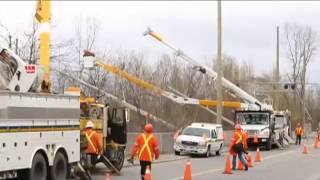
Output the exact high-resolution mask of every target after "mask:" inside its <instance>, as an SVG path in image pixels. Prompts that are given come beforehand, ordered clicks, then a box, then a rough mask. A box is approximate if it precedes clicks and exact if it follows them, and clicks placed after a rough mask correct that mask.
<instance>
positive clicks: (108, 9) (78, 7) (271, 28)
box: [0, 1, 320, 82]
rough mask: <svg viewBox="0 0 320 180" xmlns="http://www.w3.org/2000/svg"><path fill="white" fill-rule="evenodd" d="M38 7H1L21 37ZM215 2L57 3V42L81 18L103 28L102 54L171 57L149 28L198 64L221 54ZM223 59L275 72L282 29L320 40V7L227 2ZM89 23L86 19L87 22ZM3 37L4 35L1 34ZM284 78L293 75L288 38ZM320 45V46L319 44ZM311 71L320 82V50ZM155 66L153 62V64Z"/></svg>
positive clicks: (299, 3)
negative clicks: (295, 28)
mask: <svg viewBox="0 0 320 180" xmlns="http://www.w3.org/2000/svg"><path fill="white" fill-rule="evenodd" d="M35 4H36V2H35V1H26V2H24V1H1V2H0V22H2V23H3V24H5V25H6V26H8V27H9V29H10V30H11V31H14V32H21V31H23V28H25V27H26V26H27V25H28V23H29V22H30V19H31V18H32V15H33V14H34V13H35ZM216 4H217V2H215V1H210V2H209V1H203V2H198V1H187V2H183V1H175V2H169V1H164V2H161V1H160V2H157V1H151V2H148V1H138V2H134V1H119V2H111V1H94V2H92V1H79V2H76V1H67V2H63V1H52V22H53V24H54V25H55V28H54V31H53V32H52V36H53V37H54V38H55V39H59V38H64V37H71V36H72V35H73V33H74V30H75V24H76V22H77V21H78V20H79V17H95V18H96V19H97V20H98V22H99V24H100V35H99V37H100V41H99V42H100V43H99V46H101V47H102V48H108V49H110V48H112V49H118V48H120V47H121V48H125V49H128V50H138V51H142V52H146V53H147V54H148V57H150V58H151V57H155V56H154V55H158V54H160V53H170V52H171V51H170V50H168V49H166V48H165V47H163V46H161V45H160V44H159V43H157V42H155V41H153V40H151V39H150V38H146V37H143V36H142V33H143V31H144V30H145V29H146V27H151V28H152V29H153V30H155V31H157V32H159V33H160V34H162V35H163V36H164V37H165V38H166V39H167V40H169V41H170V42H172V43H173V44H175V45H177V46H179V47H180V48H181V49H183V50H185V51H186V52H187V53H188V54H190V55H191V56H192V57H195V58H196V59H199V60H201V59H204V58H205V57H207V58H208V57H209V58H212V57H214V55H215V54H216V19H217V16H216V14H217V11H216V9H217V8H216ZM222 10H223V14H222V15H223V19H222V21H223V53H226V54H228V55H231V56H233V57H236V58H237V59H239V61H244V60H245V61H248V62H250V63H252V64H253V65H254V67H255V68H256V72H257V73H258V74H260V73H261V72H271V70H272V68H273V67H274V65H275V59H276V57H275V55H276V26H277V25H279V26H280V31H282V33H283V27H284V24H285V23H286V22H294V23H298V24H301V25H309V26H311V27H312V28H313V29H314V30H315V31H317V32H318V34H319V35H320V21H319V18H320V2H316V1H311V2H305V1H292V2H289V1H284V2H276V1H270V2H268V1H261V2H258V1H248V2H244V1H242V2H241V1H240V2H238V1H223V2H222ZM83 19H84V18H83ZM0 32H2V31H0ZM280 39H281V41H282V44H281V47H280V48H281V49H280V54H281V59H280V60H281V74H282V75H285V74H286V73H288V71H289V70H290V66H289V64H288V60H287V59H286V52H285V44H284V38H283V36H282V37H280ZM319 42H320V41H319ZM318 45H319V46H318V51H317V54H316V56H315V57H314V59H313V62H312V65H311V66H310V69H309V74H308V76H309V81H311V82H320V79H319V78H318V77H319V74H320V44H318ZM149 62H152V60H149Z"/></svg>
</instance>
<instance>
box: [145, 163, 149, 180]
mask: <svg viewBox="0 0 320 180" xmlns="http://www.w3.org/2000/svg"><path fill="white" fill-rule="evenodd" d="M144 180H151V172H150V168H149V166H147V169H146V174H145V175H144Z"/></svg>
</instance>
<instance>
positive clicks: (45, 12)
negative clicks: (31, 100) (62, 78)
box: [35, 0, 51, 92]
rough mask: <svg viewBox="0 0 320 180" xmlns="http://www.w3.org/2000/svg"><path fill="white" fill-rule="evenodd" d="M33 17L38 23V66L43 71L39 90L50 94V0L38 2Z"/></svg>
mask: <svg viewBox="0 0 320 180" xmlns="http://www.w3.org/2000/svg"><path fill="white" fill-rule="evenodd" d="M35 17H36V19H37V21H38V22H39V23H40V28H39V34H40V35H39V36H40V38H39V39H40V65H42V66H43V69H44V75H43V81H42V85H41V89H42V91H43V92H50V86H51V85H50V84H51V83H50V21H51V2H50V0H38V2H37V10H36V14H35Z"/></svg>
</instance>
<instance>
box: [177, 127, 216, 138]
mask: <svg viewBox="0 0 320 180" xmlns="http://www.w3.org/2000/svg"><path fill="white" fill-rule="evenodd" d="M181 134H182V135H188V136H198V137H203V136H206V137H210V130H208V129H202V128H194V127H187V128H185V129H184V130H183V131H182V133H181Z"/></svg>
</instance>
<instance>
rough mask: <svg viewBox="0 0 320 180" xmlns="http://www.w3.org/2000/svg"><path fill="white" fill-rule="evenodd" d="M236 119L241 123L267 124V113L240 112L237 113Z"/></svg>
mask: <svg viewBox="0 0 320 180" xmlns="http://www.w3.org/2000/svg"><path fill="white" fill-rule="evenodd" d="M237 119H238V121H239V123H240V124H241V125H268V124H269V116H268V114H262V113H250V114H249V113H241V114H237Z"/></svg>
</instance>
